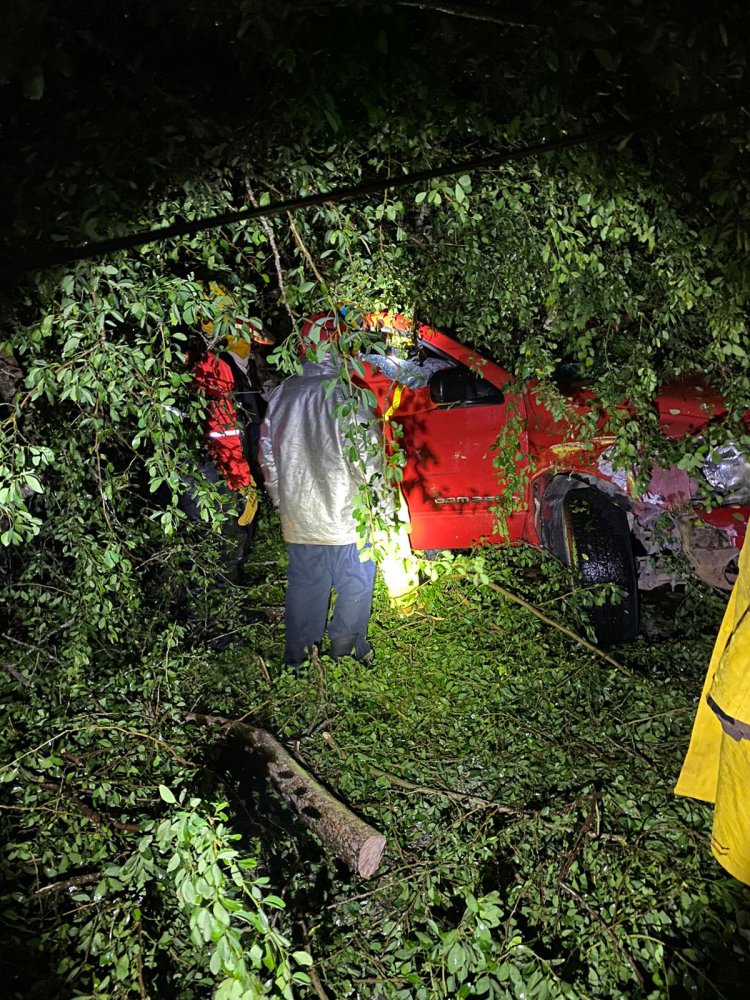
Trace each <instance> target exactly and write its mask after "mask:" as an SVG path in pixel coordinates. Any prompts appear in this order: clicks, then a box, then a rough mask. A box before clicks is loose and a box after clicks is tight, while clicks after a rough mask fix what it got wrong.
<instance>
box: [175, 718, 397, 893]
mask: <svg viewBox="0 0 750 1000" xmlns="http://www.w3.org/2000/svg"><path fill="white" fill-rule="evenodd" d="M187 718H188V721H190V722H198V723H201V724H203V725H207V726H212V725H220V726H222V728H223V730H224V732H225V733H231V734H232V735H233V736H236V737H237V738H238V739H239V740H240V742H241V743H243V744H244V745H245V747H246V749H248V750H249V751H251V752H253V753H256V754H258V755H259V756H260V757H262V758H263V759H264V760H265V763H266V769H267V772H268V776H269V778H270V779H271V781H272V783H273V785H274V787H275V788H276V790H277V791H278V793H279V794H280V795H281V796H282V798H284V799H285V800H286V801H287V802H289V803H291V805H293V806H294V808H295V809H296V811H297V813H298V815H299V817H300V819H301V820H302V822H303V823H304V824H305V826H307V827H309V829H310V830H312V831H313V833H315V834H316V835H317V836H318V837H320V839H321V840H322V841H323V843H324V844H325V845H326V846H327V847H328V848H329V849H330V850H331V851H332V852H333V853H334V854H335V855H336V857H337V858H340V859H341V860H342V861H343V862H344V863H345V864H346V865H348V866H349V868H351V870H352V871H354V872H356V873H357V874H358V875H360V876H361V877H362V878H371V877H372V876H373V875H374V874H375V872H376V871H377V869H378V866H379V864H380V859H381V857H382V855H383V851H384V850H385V837H384V836H383V834H382V833H380V832H379V831H378V830H376V829H375V828H374V827H372V826H370V824H369V823H365V821H364V820H362V819H360V818H359V816H356V815H355V814H354V813H353V812H352V811H351V809H349V808H347V806H345V805H344V803H343V802H341V801H340V800H339V799H337V798H336V797H335V795H333V794H332V793H331V792H329V791H328V790H327V789H325V788H324V787H323V786H322V785H321V784H320V783H319V782H318V781H316V780H315V778H313V776H312V775H311V774H310V773H309V772H308V771H306V770H305V768H304V767H302V765H301V764H300V763H299V761H297V760H295V758H294V757H293V756H292V755H291V754H290V753H289V751H288V750H285V749H284V747H283V746H282V745H281V743H280V742H279V741H278V740H277V739H276V737H275V736H272V735H271V734H270V733H269V732H268V731H267V730H265V729H261V728H260V727H258V726H249V725H246V724H245V723H242V722H232V721H231V720H230V719H223V718H221V717H220V716H215V715H189V716H188V717H187Z"/></svg>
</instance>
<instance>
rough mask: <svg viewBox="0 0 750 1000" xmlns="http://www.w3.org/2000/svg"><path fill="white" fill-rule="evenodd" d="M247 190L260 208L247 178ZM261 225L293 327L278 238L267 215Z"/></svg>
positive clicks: (254, 205) (252, 200) (262, 218)
mask: <svg viewBox="0 0 750 1000" xmlns="http://www.w3.org/2000/svg"><path fill="white" fill-rule="evenodd" d="M245 190H246V191H247V197H248V199H249V200H250V204H251V205H252V206H253V208H258V199H257V198H256V197H255V192H254V191H253V189H252V187H251V186H250V181H249V180H248V179H247V178H245ZM260 224H261V228H262V229H263V232H264V233H265V234H266V239H267V240H268V244H269V246H270V247H271V253H272V254H273V263H274V267H275V268H276V280H277V281H278V283H279V294H280V296H281V304H282V305H283V306H284V308H285V309H286V311H287V315H288V316H289V319H290V320H291V323H292V326H294V315H293V314H292V310H291V309H290V308H289V303H288V302H287V298H286V288H285V287H284V271H283V269H282V267H281V257H280V256H279V248H278V246H277V245H276V237H275V236H274V234H273V229H272V228H271V224H270V222H269V221H268V219H267V218H266V217H265V215H261V217H260Z"/></svg>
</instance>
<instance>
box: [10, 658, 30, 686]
mask: <svg viewBox="0 0 750 1000" xmlns="http://www.w3.org/2000/svg"><path fill="white" fill-rule="evenodd" d="M3 667H4V669H5V670H7V672H8V673H9V674H10V676H11V677H12V678H13V680H15V681H18V683H19V684H22V685H23V686H24V687H31V681H30V680H29V678H28V677H27V676H26V674H22V673H21V671H20V670H19V669H18V667H17V666H16V665H15V663H3Z"/></svg>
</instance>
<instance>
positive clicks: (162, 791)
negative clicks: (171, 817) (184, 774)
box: [159, 785, 177, 806]
mask: <svg viewBox="0 0 750 1000" xmlns="http://www.w3.org/2000/svg"><path fill="white" fill-rule="evenodd" d="M159 795H161V797H162V798H163V799H164V801H165V802H168V803H169V804H170V805H171V806H173V805H175V804H176V802H177V799H176V798H175V797H174V794H173V793H172V792H171V791H170V790H169V788H167V786H166V785H159Z"/></svg>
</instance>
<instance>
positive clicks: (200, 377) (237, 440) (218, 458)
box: [192, 352, 255, 490]
mask: <svg viewBox="0 0 750 1000" xmlns="http://www.w3.org/2000/svg"><path fill="white" fill-rule="evenodd" d="M192 372H193V378H194V380H195V385H196V386H197V388H198V389H200V391H201V392H203V393H204V395H205V396H206V398H207V400H208V406H207V416H206V447H207V448H208V454H209V455H210V457H211V461H212V462H213V463H214V465H215V466H216V468H217V470H218V471H219V472H220V473H221V475H222V476H223V477H224V479H225V480H226V483H227V486H228V487H229V488H230V489H231V490H241V489H244V487H246V486H253V485H255V481H254V480H253V477H252V474H251V472H250V466H249V465H248V463H247V459H246V458H245V455H244V452H243V450H242V432H241V430H240V427H239V423H238V421H237V411H236V409H235V406H234V398H233V396H234V377H233V376H232V369H231V368H230V367H229V365H228V364H227V363H226V361H222V360H221V358H217V356H216V355H215V354H211V353H210V352H209V353H208V354H206V355H205V357H203V358H202V359H201V360H200V361H199V362H198V363H197V364H194V365H192Z"/></svg>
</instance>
